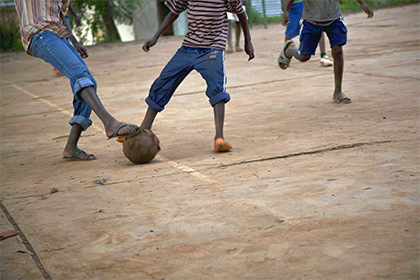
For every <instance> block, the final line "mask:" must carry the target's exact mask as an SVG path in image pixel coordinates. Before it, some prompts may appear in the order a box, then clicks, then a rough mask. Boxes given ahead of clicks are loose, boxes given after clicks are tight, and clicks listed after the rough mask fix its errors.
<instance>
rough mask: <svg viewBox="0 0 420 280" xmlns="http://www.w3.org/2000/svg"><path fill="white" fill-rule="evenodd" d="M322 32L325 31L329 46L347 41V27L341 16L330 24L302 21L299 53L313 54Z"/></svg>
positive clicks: (341, 44)
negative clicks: (323, 24)
mask: <svg viewBox="0 0 420 280" xmlns="http://www.w3.org/2000/svg"><path fill="white" fill-rule="evenodd" d="M322 32H325V33H326V34H327V36H328V39H329V40H330V46H331V47H334V46H343V45H345V44H346V43H347V27H346V24H345V23H344V21H343V19H342V18H338V19H336V20H335V21H333V22H332V23H331V24H330V25H327V26H321V25H314V24H311V23H309V22H307V21H303V28H302V31H301V33H300V45H299V53H300V54H305V55H314V54H315V50H316V47H317V46H318V43H319V40H320V38H321V34H322Z"/></svg>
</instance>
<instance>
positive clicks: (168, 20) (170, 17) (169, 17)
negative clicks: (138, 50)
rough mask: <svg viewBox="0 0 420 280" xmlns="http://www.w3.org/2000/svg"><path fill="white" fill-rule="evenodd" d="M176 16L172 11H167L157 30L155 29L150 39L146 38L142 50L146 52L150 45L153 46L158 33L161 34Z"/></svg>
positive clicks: (158, 35)
mask: <svg viewBox="0 0 420 280" xmlns="http://www.w3.org/2000/svg"><path fill="white" fill-rule="evenodd" d="M177 18H178V15H176V14H174V13H172V12H169V14H168V15H167V16H166V18H165V20H164V21H163V22H162V24H161V25H160V27H159V29H158V31H156V33H155V35H154V36H153V37H152V39H149V40H147V41H146V42H145V43H144V45H143V47H142V49H143V51H145V52H148V51H149V50H150V48H151V47H153V46H154V45H155V44H156V43H157V41H158V39H159V37H160V35H162V34H163V32H165V30H166V29H167V28H168V27H169V26H171V24H172V23H173V22H174V21H175V20H176V19H177Z"/></svg>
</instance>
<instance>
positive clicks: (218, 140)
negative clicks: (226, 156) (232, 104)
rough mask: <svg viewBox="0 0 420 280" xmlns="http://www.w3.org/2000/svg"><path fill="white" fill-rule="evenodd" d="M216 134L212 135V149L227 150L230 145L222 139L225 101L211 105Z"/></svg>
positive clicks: (230, 147)
mask: <svg viewBox="0 0 420 280" xmlns="http://www.w3.org/2000/svg"><path fill="white" fill-rule="evenodd" d="M213 112H214V123H215V127H216V135H215V137H214V140H215V142H214V151H215V152H227V151H229V150H230V149H232V146H231V145H230V144H229V143H228V142H226V141H225V140H224V137H223V124H224V122H225V102H219V103H217V104H216V105H214V107H213Z"/></svg>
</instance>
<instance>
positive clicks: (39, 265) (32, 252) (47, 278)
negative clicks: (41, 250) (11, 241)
mask: <svg viewBox="0 0 420 280" xmlns="http://www.w3.org/2000/svg"><path fill="white" fill-rule="evenodd" d="M0 209H1V210H2V211H3V213H4V215H5V216H6V218H7V220H8V221H9V223H11V224H12V225H13V227H14V228H15V230H18V231H19V236H20V238H21V239H22V242H23V245H24V246H25V248H26V250H28V252H30V255H31V257H32V260H33V261H34V262H35V264H36V267H37V268H38V270H39V272H41V274H42V276H43V277H44V279H45V280H52V278H51V276H50V274H49V273H48V272H47V270H46V269H45V267H44V265H43V264H42V262H41V260H40V258H39V257H38V255H37V253H36V252H35V250H34V248H33V247H32V245H31V243H29V240H28V239H27V238H26V236H25V234H24V233H23V231H22V230H21V229H20V227H19V225H18V224H17V222H16V221H15V219H13V217H12V215H11V214H10V213H9V211H8V210H7V208H6V207H5V206H4V205H3V203H2V201H0Z"/></svg>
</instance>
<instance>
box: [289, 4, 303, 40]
mask: <svg viewBox="0 0 420 280" xmlns="http://www.w3.org/2000/svg"><path fill="white" fill-rule="evenodd" d="M302 11H303V2H300V3H295V4H293V5H292V7H291V8H290V11H289V24H288V25H287V26H286V36H287V37H289V38H290V39H293V38H295V37H296V36H298V35H299V32H300V27H301V26H300V24H299V22H300V19H301V18H302Z"/></svg>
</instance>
